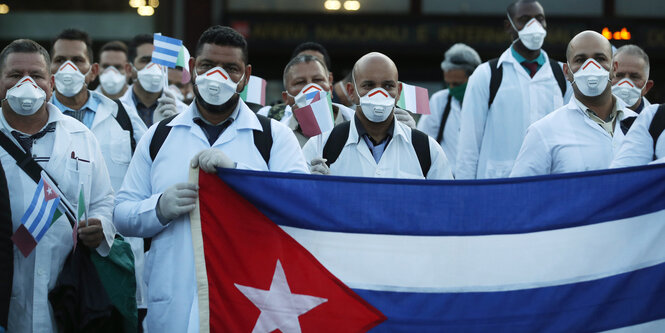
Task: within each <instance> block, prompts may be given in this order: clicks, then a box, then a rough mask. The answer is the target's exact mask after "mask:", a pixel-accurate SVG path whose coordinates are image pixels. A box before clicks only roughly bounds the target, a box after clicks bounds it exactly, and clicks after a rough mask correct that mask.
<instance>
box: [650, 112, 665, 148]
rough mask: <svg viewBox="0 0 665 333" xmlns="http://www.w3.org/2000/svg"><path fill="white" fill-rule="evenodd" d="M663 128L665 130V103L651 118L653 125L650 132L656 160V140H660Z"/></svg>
mask: <svg viewBox="0 0 665 333" xmlns="http://www.w3.org/2000/svg"><path fill="white" fill-rule="evenodd" d="M663 130H665V103H663V104H661V105H660V106H658V110H656V114H655V115H654V116H653V119H652V120H651V125H649V134H651V137H652V138H653V159H654V160H655V159H656V142H658V138H659V137H660V135H661V134H662V133H663Z"/></svg>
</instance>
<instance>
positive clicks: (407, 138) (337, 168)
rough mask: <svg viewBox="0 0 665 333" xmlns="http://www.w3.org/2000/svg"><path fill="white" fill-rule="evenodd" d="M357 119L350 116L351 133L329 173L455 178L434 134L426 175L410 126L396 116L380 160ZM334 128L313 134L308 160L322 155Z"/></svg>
mask: <svg viewBox="0 0 665 333" xmlns="http://www.w3.org/2000/svg"><path fill="white" fill-rule="evenodd" d="M355 122H356V119H355V117H353V118H351V124H350V132H349V137H348V139H347V140H346V143H345V144H344V148H343V149H342V151H341V152H340V154H339V156H338V157H337V160H336V161H335V163H333V164H331V165H330V174H331V175H339V176H355V177H379V178H414V179H424V178H427V179H452V178H453V175H452V172H451V171H450V165H449V164H448V159H447V158H446V154H445V153H444V152H443V149H441V146H440V145H439V144H438V143H437V142H436V141H435V140H434V139H432V138H431V137H428V139H429V150H430V158H431V161H432V165H431V166H430V169H429V172H428V173H427V177H425V176H424V175H423V172H422V169H421V167H420V162H419V161H418V156H417V155H416V151H415V150H414V148H413V145H412V144H411V128H409V127H408V126H407V125H404V124H403V123H401V122H399V121H397V119H395V120H394V121H393V124H395V125H394V126H395V127H394V129H393V137H392V139H391V140H390V142H388V146H387V147H386V149H385V151H384V152H383V155H382V156H381V159H380V160H379V162H378V163H377V162H376V161H375V160H374V157H373V156H372V152H371V151H370V149H369V148H368V147H367V143H365V140H363V139H362V138H360V137H359V136H358V130H357V129H356V124H355ZM330 133H331V131H328V132H325V133H323V134H321V135H317V136H315V137H312V138H310V139H309V141H307V143H306V144H305V146H304V147H303V153H304V154H305V158H306V159H307V162H308V163H309V162H311V161H312V159H313V158H316V157H319V158H320V157H322V155H323V147H324V146H325V144H326V142H328V137H329V136H330Z"/></svg>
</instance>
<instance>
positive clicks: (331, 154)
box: [322, 121, 351, 167]
mask: <svg viewBox="0 0 665 333" xmlns="http://www.w3.org/2000/svg"><path fill="white" fill-rule="evenodd" d="M350 129H351V122H350V121H345V122H343V123H341V124H339V125H337V126H335V127H334V128H333V129H332V131H331V132H330V136H328V141H326V144H325V145H324V146H323V156H322V157H323V158H325V159H326V164H327V165H328V167H330V166H331V165H332V164H333V163H335V161H337V157H339V154H340V153H341V152H342V149H344V144H345V143H346V140H347V139H348V138H349V130H350Z"/></svg>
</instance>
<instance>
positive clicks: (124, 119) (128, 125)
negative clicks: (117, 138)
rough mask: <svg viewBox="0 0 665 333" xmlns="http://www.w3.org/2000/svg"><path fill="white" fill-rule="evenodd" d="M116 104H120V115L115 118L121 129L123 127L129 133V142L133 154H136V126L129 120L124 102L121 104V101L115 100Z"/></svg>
mask: <svg viewBox="0 0 665 333" xmlns="http://www.w3.org/2000/svg"><path fill="white" fill-rule="evenodd" d="M114 102H115V103H116V104H118V113H117V114H116V116H115V120H116V121H117V122H118V125H120V127H122V129H123V130H125V131H128V132H129V140H130V144H131V146H132V154H134V150H135V149H136V140H135V139H134V126H132V121H131V120H130V119H129V115H128V114H127V110H125V107H124V106H123V105H122V102H120V101H119V100H114Z"/></svg>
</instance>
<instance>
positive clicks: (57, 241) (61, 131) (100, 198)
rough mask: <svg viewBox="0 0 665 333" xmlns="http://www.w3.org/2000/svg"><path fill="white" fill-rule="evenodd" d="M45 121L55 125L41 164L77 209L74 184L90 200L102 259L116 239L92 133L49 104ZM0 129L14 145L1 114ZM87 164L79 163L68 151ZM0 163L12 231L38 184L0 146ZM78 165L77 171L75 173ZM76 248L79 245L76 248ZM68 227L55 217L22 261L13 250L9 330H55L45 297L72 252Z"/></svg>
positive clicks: (104, 176)
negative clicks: (50, 147) (101, 236)
mask: <svg viewBox="0 0 665 333" xmlns="http://www.w3.org/2000/svg"><path fill="white" fill-rule="evenodd" d="M48 112H49V122H52V121H55V122H56V124H57V125H56V129H55V132H54V134H55V139H54V142H53V153H52V154H51V158H50V160H49V161H48V163H46V164H43V163H40V165H41V166H42V168H44V170H46V172H48V174H49V175H50V176H51V177H52V178H53V180H54V181H55V182H57V183H58V187H59V189H60V190H61V191H62V193H63V194H64V195H65V197H66V198H67V200H68V201H69V202H70V203H71V204H72V205H73V206H74V210H75V211H76V210H77V208H76V206H77V204H78V197H79V183H80V182H83V184H84V193H85V196H86V198H87V199H88V200H89V211H88V216H89V217H95V218H98V219H100V220H101V222H102V227H103V229H104V240H103V241H102V243H101V244H100V245H99V247H97V252H98V253H99V254H100V255H102V256H107V255H108V253H109V251H110V249H111V246H112V244H113V239H114V237H115V226H114V225H113V223H112V213H113V188H112V187H111V182H110V180H109V175H108V172H107V170H106V165H105V164H104V157H103V156H102V153H101V150H100V148H99V145H98V143H97V140H96V139H95V137H94V135H93V134H92V132H90V131H89V130H88V129H87V128H86V127H85V125H83V124H82V123H81V122H79V121H78V120H76V119H74V118H71V117H68V116H65V115H63V114H62V112H61V111H60V110H58V109H57V108H56V107H55V106H54V105H52V104H50V103H49V104H48ZM0 121H1V122H2V126H1V127H2V131H3V132H4V134H5V135H7V136H8V137H9V138H10V139H11V140H12V141H14V143H15V144H17V145H18V143H17V142H16V141H15V140H14V137H13V136H12V135H11V134H10V130H8V128H9V125H8V124H7V122H6V121H5V119H4V116H3V115H2V112H1V110H0ZM72 152H75V154H76V156H78V157H79V158H81V159H84V160H88V161H90V163H85V162H78V163H77V161H76V160H74V159H72V158H71V153H72ZM0 161H1V162H2V167H3V168H4V169H5V173H6V177H7V180H8V181H7V185H8V187H9V193H10V202H11V209H12V231H13V232H14V231H16V229H17V228H18V227H19V225H20V223H21V217H22V216H23V213H24V212H25V211H26V210H27V208H28V206H29V205H30V202H31V200H32V196H33V194H34V192H35V189H36V188H37V184H36V183H35V182H34V181H33V180H32V179H31V178H30V177H29V176H28V175H27V174H26V173H25V172H24V171H23V170H22V169H21V168H20V167H19V166H18V165H17V164H16V161H15V160H14V159H13V158H12V157H11V155H9V154H8V153H7V152H5V150H4V149H2V148H0ZM77 164H78V171H77ZM78 246H83V245H82V244H79V245H78ZM72 247H73V242H72V228H71V227H70V225H69V221H68V220H67V218H66V217H64V216H62V217H60V218H59V219H58V220H57V221H56V222H55V223H53V225H52V226H51V227H50V228H49V230H48V231H47V232H46V234H45V235H44V237H43V238H42V240H41V241H40V242H39V244H38V245H37V247H36V248H35V250H33V252H32V253H31V254H30V255H29V256H28V257H27V258H25V257H23V255H22V254H21V253H20V251H19V250H18V249H17V248H16V247H14V279H13V287H12V296H11V302H10V308H9V325H8V326H9V327H8V330H7V331H8V332H55V331H56V329H57V327H56V326H55V322H54V318H53V311H52V309H51V305H50V303H49V301H48V293H49V291H50V290H52V289H53V287H55V283H56V281H57V278H58V275H59V273H60V271H61V270H62V267H63V264H64V262H65V259H66V258H67V255H68V254H69V252H70V251H71V250H72Z"/></svg>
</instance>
